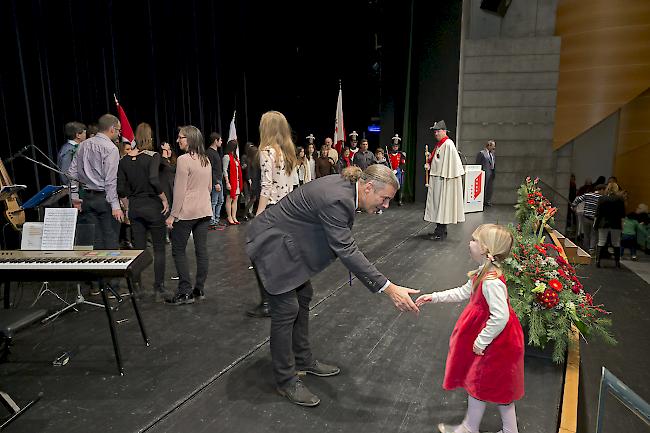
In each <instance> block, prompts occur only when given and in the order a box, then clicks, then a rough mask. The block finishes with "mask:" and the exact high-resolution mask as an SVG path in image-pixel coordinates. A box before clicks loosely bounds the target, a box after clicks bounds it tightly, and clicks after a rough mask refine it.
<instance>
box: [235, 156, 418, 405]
mask: <svg viewBox="0 0 650 433" xmlns="http://www.w3.org/2000/svg"><path fill="white" fill-rule="evenodd" d="M398 188H399V184H398V182H397V178H396V177H395V175H394V174H393V172H392V170H391V169H390V168H388V167H386V166H384V165H371V166H370V167H368V168H367V169H366V170H365V171H361V169H360V168H358V167H350V168H348V169H346V170H345V171H344V173H342V174H341V175H340V176H339V175H333V176H325V177H322V178H319V179H316V180H314V181H312V182H309V183H306V184H305V185H303V186H301V187H300V188H299V189H297V190H294V191H293V192H291V193H289V194H288V195H287V196H285V197H284V198H283V199H282V200H280V202H278V204H276V205H275V206H273V207H270V208H267V209H266V210H265V211H264V212H263V213H262V214H260V215H258V216H257V217H256V218H255V219H254V220H253V222H252V223H251V224H250V226H249V231H248V236H247V239H246V252H247V253H248V255H249V257H250V258H251V261H252V262H253V264H254V266H255V269H256V270H257V272H258V275H259V278H260V280H261V281H262V284H263V285H264V288H265V290H266V291H267V293H268V294H269V304H270V310H271V340H270V345H271V357H272V359H273V373H274V376H275V381H276V384H277V389H278V392H279V393H280V395H282V396H286V397H287V398H288V399H289V400H290V401H291V402H292V403H295V404H298V405H301V406H316V405H317V404H318V403H320V399H319V398H318V397H317V396H316V395H314V394H312V393H311V392H310V391H309V389H307V387H306V386H305V385H304V384H303V383H302V381H300V379H299V378H298V374H313V375H316V376H321V377H324V376H334V375H336V374H338V373H339V372H340V371H341V370H340V369H339V368H338V367H336V366H333V365H327V364H324V363H322V362H320V361H317V360H315V359H314V357H313V355H312V352H311V348H310V345H309V333H308V329H309V303H310V301H311V298H312V294H313V289H312V286H311V282H310V281H309V279H310V278H311V277H313V276H314V275H316V274H317V273H319V272H321V271H322V270H324V269H325V268H326V267H327V266H329V265H330V264H331V263H332V262H334V260H336V258H337V257H338V258H340V259H341V262H343V264H344V265H345V266H346V267H347V268H348V269H349V270H350V272H352V273H353V274H354V275H356V277H357V278H358V279H359V281H361V282H362V283H363V284H364V285H365V286H366V287H367V288H368V289H370V291H371V292H374V293H378V292H383V293H385V294H386V295H388V296H389V297H390V298H391V300H392V301H393V303H394V304H395V307H396V308H397V309H399V310H400V311H412V312H417V311H418V307H417V306H416V305H415V304H414V302H413V300H412V299H411V297H410V296H409V295H410V294H415V293H418V292H419V291H418V290H413V289H408V288H406V287H400V286H397V285H395V284H393V283H391V282H390V281H389V280H388V279H387V278H386V277H385V276H383V275H382V274H381V273H380V272H379V271H378V270H377V269H376V268H375V266H374V265H373V264H372V263H370V262H369V261H368V259H366V257H365V256H364V255H363V253H362V252H361V251H360V250H359V248H358V247H357V244H356V242H355V240H354V238H353V237H352V225H353V224H354V216H355V213H356V212H355V211H356V210H357V209H362V210H365V211H366V212H368V213H370V214H375V213H377V211H379V210H382V209H387V208H388V203H389V201H390V200H391V199H392V198H393V197H394V196H395V193H396V192H397V189H398Z"/></svg>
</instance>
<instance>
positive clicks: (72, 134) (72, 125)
mask: <svg viewBox="0 0 650 433" xmlns="http://www.w3.org/2000/svg"><path fill="white" fill-rule="evenodd" d="M85 130H86V125H84V124H83V123H81V122H68V123H66V124H65V138H67V139H68V140H74V139H75V138H77V134H79V133H81V132H84V131H85Z"/></svg>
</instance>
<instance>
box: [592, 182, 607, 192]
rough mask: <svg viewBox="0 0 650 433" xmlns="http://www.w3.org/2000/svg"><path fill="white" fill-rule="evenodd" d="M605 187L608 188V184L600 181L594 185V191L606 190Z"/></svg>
mask: <svg viewBox="0 0 650 433" xmlns="http://www.w3.org/2000/svg"><path fill="white" fill-rule="evenodd" d="M605 188H607V185H605V184H604V183H599V184H598V185H596V186H595V187H594V191H604V190H605Z"/></svg>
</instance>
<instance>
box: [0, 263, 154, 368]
mask: <svg viewBox="0 0 650 433" xmlns="http://www.w3.org/2000/svg"><path fill="white" fill-rule="evenodd" d="M106 252H108V253H111V254H109V255H106ZM113 253H117V254H113ZM87 254H88V253H87V252H78V251H36V252H31V251H30V252H25V251H2V250H0V282H2V283H4V293H3V296H4V306H5V308H10V307H11V283H10V282H11V281H18V282H23V281H41V282H42V281H98V280H99V281H100V285H99V287H100V292H101V295H102V301H103V303H104V305H101V304H95V303H94V302H93V303H91V305H92V304H94V305H95V306H103V307H104V311H106V317H107V318H108V326H109V330H110V332H111V340H112V341H113V350H114V351H115V360H116V361H117V369H118V372H119V374H120V376H123V375H124V367H123V366H122V354H121V351H120V346H119V343H118V341H117V331H116V326H115V320H114V319H113V311H112V310H113V308H111V305H110V303H109V299H108V295H107V293H106V291H107V290H108V291H110V292H111V293H115V291H114V290H113V289H112V288H110V286H108V285H105V284H104V283H103V281H105V280H110V279H113V278H120V279H121V278H126V283H127V286H128V289H129V294H130V297H131V304H132V305H133V310H134V312H135V316H136V318H137V320H138V325H139V326H140V333H141V334H142V339H143V340H144V343H145V346H147V347H149V337H148V336H147V332H146V330H145V329H144V323H143V322H142V316H141V314H140V310H139V308H138V304H137V301H136V297H135V294H134V292H133V279H134V278H137V277H138V276H139V275H140V273H141V272H142V271H143V270H144V269H145V268H146V267H147V266H149V265H150V264H151V263H152V262H153V260H152V257H151V254H149V253H148V252H147V251H139V250H130V251H111V250H108V251H104V250H96V251H94V252H92V255H93V256H97V259H91V260H88V259H87V258H86V255H87ZM112 256H114V257H117V258H116V259H111V257H112ZM77 257H79V258H83V259H84V260H83V261H82V262H81V265H69V264H68V263H71V262H75V258H77ZM105 257H108V258H105ZM50 258H52V260H49V259H50ZM33 259H36V262H35V261H34V260H33ZM43 259H46V260H43ZM24 262H25V263H24ZM26 262H28V263H26ZM50 262H53V263H61V265H60V266H54V267H48V266H47V265H41V263H50ZM125 263H128V264H126V265H123V266H125V267H124V268H117V269H116V268H115V267H111V266H113V264H118V265H119V264H125ZM104 264H109V265H110V266H108V267H106V266H104ZM102 266H104V267H102ZM116 297H117V298H118V302H123V301H124V299H123V298H122V297H120V296H119V295H117V294H116ZM78 301H79V302H75V303H73V304H71V305H74V306H77V305H79V304H81V303H84V304H88V303H90V302H89V301H86V300H85V299H84V300H83V301H81V300H80V299H78ZM65 308H68V307H65ZM70 308H72V307H71V306H70ZM60 313H61V312H59V313H57V315H58V314H60Z"/></svg>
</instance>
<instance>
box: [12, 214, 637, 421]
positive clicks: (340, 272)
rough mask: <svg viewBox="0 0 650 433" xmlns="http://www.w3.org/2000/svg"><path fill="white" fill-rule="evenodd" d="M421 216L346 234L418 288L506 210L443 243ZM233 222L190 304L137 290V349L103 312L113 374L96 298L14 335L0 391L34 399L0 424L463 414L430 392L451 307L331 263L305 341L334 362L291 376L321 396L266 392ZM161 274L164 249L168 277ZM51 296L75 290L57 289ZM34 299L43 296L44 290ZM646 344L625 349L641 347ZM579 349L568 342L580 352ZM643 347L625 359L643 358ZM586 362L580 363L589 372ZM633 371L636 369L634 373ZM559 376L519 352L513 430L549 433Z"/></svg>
mask: <svg viewBox="0 0 650 433" xmlns="http://www.w3.org/2000/svg"><path fill="white" fill-rule="evenodd" d="M422 214H423V209H422V206H421V205H409V206H404V207H402V208H391V209H389V210H388V211H387V212H385V213H384V214H383V215H381V216H369V215H358V218H357V221H356V223H355V237H356V239H357V241H358V243H359V245H360V247H361V249H362V250H363V251H364V252H365V253H366V254H367V256H368V257H369V259H370V260H371V261H373V262H375V263H376V264H377V266H378V268H379V269H380V270H381V271H383V272H384V273H385V274H386V275H387V276H388V277H389V278H390V279H391V280H392V281H393V282H395V283H397V284H401V285H405V286H411V287H414V288H421V289H423V290H431V289H432V288H438V289H440V288H449V287H454V286H456V285H459V284H461V283H463V282H464V281H465V278H466V272H467V271H468V270H470V269H471V268H472V266H473V265H472V263H471V262H470V259H469V256H468V253H467V242H468V241H469V238H470V234H471V232H472V231H473V230H474V228H475V227H476V226H477V225H478V224H480V223H483V222H501V223H506V222H508V221H510V219H511V218H512V215H513V212H512V208H511V207H509V206H508V207H506V206H504V207H495V208H490V209H488V210H487V211H486V212H484V213H478V214H470V215H467V222H466V223H464V224H461V225H459V226H450V229H449V238H448V239H447V240H446V241H445V242H442V243H437V242H432V241H430V240H427V239H426V238H425V235H426V233H428V232H430V231H432V228H433V227H432V226H431V225H429V224H428V223H426V222H424V221H422ZM245 230H246V225H245V224H244V225H242V226H239V227H229V228H227V229H225V230H223V231H215V232H210V233H209V241H208V245H209V248H210V251H211V252H212V256H211V265H210V275H209V277H208V282H209V284H208V285H207V287H206V295H207V299H206V300H205V301H203V302H199V303H196V304H194V305H191V306H181V307H169V306H166V305H162V304H155V303H153V302H152V301H151V300H147V299H145V300H144V301H143V302H141V304H140V305H141V310H142V314H143V318H144V321H145V325H146V327H147V330H148V332H149V335H150V338H151V341H152V345H151V347H148V348H147V347H145V346H144V345H143V343H142V338H141V336H140V334H139V330H138V327H137V323H136V321H135V317H134V315H133V311H132V309H131V308H130V306H129V305H125V306H124V307H121V308H120V310H119V311H118V312H117V316H118V317H117V318H118V319H121V318H126V319H128V321H126V322H124V323H122V324H120V325H119V328H118V335H119V337H120V343H121V347H122V355H123V358H124V366H125V369H126V375H125V376H124V377H120V376H119V375H117V374H116V367H115V361H114V357H113V351H112V346H111V340H110V335H109V332H108V326H107V323H106V315H105V313H104V312H103V311H101V310H99V309H94V308H92V307H87V306H82V307H81V308H80V310H81V311H80V312H78V313H71V314H67V315H65V316H63V317H60V318H59V319H57V320H55V321H54V322H52V323H50V324H47V325H44V326H35V327H33V328H31V329H29V330H26V331H24V332H22V333H20V334H19V335H18V336H17V338H16V345H15V347H14V351H13V354H12V355H11V356H10V361H9V362H7V363H4V364H0V377H2V379H1V383H0V389H2V390H4V391H6V392H9V393H10V394H11V395H13V396H14V398H16V399H17V400H18V401H19V402H24V401H27V400H29V399H30V398H32V397H34V396H36V395H37V394H38V393H39V392H43V395H44V396H43V398H42V400H41V401H40V402H39V403H37V404H36V405H35V406H34V407H33V408H32V409H30V410H29V411H28V412H27V413H26V414H25V415H24V416H23V417H21V418H20V419H18V420H17V421H16V422H15V423H14V424H12V425H11V426H10V427H9V428H8V429H7V431H8V432H68V433H75V432H89V431H97V432H141V431H148V432H287V431H301V432H325V431H327V432H354V433H362V432H376V431H390V432H406V431H408V432H430V431H432V430H433V429H434V426H435V425H436V423H438V422H440V421H447V422H459V421H460V420H461V419H462V417H463V414H464V411H465V395H464V393H463V392H462V391H455V392H447V391H444V390H442V388H441V383H442V378H443V374H444V365H445V358H446V354H447V345H448V339H449V335H450V333H451V330H452V328H453V325H454V323H455V321H456V319H457V317H458V315H459V313H460V311H461V310H462V308H463V306H462V305H433V306H431V305H430V306H426V307H425V308H424V310H423V311H422V313H421V314H420V316H419V317H414V316H411V315H407V314H406V313H404V314H400V313H399V312H397V311H396V310H395V309H394V307H393V306H392V304H391V303H390V302H389V300H388V299H387V298H386V297H385V296H384V295H373V294H371V293H370V292H369V291H368V290H367V289H365V288H364V287H363V286H362V285H361V284H359V283H358V282H357V281H356V280H354V281H353V283H352V286H350V285H349V281H348V273H347V271H346V270H345V269H344V268H343V266H342V265H341V264H340V263H339V262H336V263H335V264H334V265H332V266H331V267H330V268H328V269H327V270H326V271H325V272H323V273H321V274H320V275H319V276H317V277H316V278H315V279H314V280H313V284H314V288H315V299H314V302H313V310H312V314H313V317H312V321H311V334H312V338H311V341H312V345H313V350H314V353H315V354H316V356H317V357H318V358H319V359H322V360H323V361H328V362H334V363H337V364H338V365H339V366H340V367H341V368H342V373H341V374H340V375H339V376H336V377H333V378H313V377H308V378H306V382H307V384H308V385H309V387H310V388H311V389H312V390H313V391H315V392H316V393H318V394H319V395H320V397H321V399H322V402H321V404H320V406H318V407H316V408H311V409H308V408H301V407H297V406H294V405H292V404H290V403H289V402H288V401H287V400H285V399H283V398H281V397H279V396H278V395H276V394H275V391H274V387H273V381H272V377H271V365H270V355H269V349H268V327H269V321H268V319H250V318H248V317H246V316H245V315H244V311H245V309H246V308H248V307H251V306H252V305H254V304H255V302H256V301H257V288H256V283H255V278H254V275H253V273H252V271H250V270H248V266H249V263H248V261H247V258H246V255H245V253H244V250H243V248H242V243H243V239H244V233H245ZM151 271H152V270H151V269H148V270H147V272H146V276H145V283H146V282H147V281H151V275H150V274H151ZM173 272H174V267H173V263H172V261H171V257H169V258H168V272H167V273H168V276H171V275H172V274H173ZM623 272H624V273H625V272H626V271H623ZM589 275H590V276H592V278H594V281H595V280H596V279H597V278H600V274H598V275H595V274H591V273H589ZM603 275H605V273H603ZM626 275H627V274H626ZM630 278H631V277H630ZM601 284H603V283H601ZM635 284H637V286H636V287H637V289H635V290H640V288H641V286H640V284H639V283H638V282H636V283H635ZM644 284H645V283H644ZM603 285H604V286H605V284H603ZM171 286H173V282H171V281H170V287H171ZM35 289H37V287H36V288H33V287H32V286H27V287H26V288H24V289H23V291H22V294H21V293H20V292H19V291H16V292H17V296H18V297H19V298H21V301H20V303H21V306H28V305H29V304H30V303H31V300H32V299H33V296H34V295H33V290H35ZM643 289H647V285H645V286H644V287H643ZM606 290H607V288H606V287H603V292H604V291H606ZM59 293H63V294H65V295H67V296H68V298H72V297H73V295H74V292H73V291H72V289H67V291H66V289H65V288H64V287H61V288H60V289H59ZM635 294H636V295H639V293H635ZM646 300H647V295H646ZM45 301H46V303H44V304H42V305H48V304H47V303H48V302H50V299H47V300H45ZM41 302H43V301H41ZM646 305H647V304H646ZM619 319H620V318H619ZM615 320H616V318H615ZM645 323H646V328H645V329H647V319H646V322H645ZM621 326H622V325H621ZM629 326H630V327H631V328H634V327H635V324H630V325H629ZM617 330H621V331H622V332H628V329H627V328H625V327H621V328H617ZM645 338H646V340H647V336H645ZM622 340H623V339H622ZM647 347H648V346H647V345H646V346H645V348H644V349H640V348H637V351H641V352H644V353H645V354H646V358H645V359H647V352H648V349H647ZM64 351H68V352H71V358H70V362H69V363H68V364H67V365H65V366H63V367H54V366H52V361H53V360H54V358H56V356H57V355H58V354H59V353H61V352H64ZM599 352H600V353H606V352H607V353H614V354H615V353H616V350H612V349H605V350H599ZM589 353H590V352H589V350H587V351H586V354H583V364H585V365H586V362H587V361H586V360H585V357H586V356H589ZM594 356H595V355H594ZM643 359H644V358H642V357H640V358H639V359H638V361H639V363H641V364H643V365H647V362H644V361H643ZM612 360H613V361H612V362H623V361H624V360H622V359H618V358H612ZM624 365H628V364H624ZM583 370H586V368H583ZM591 370H592V366H591V364H590V365H589V373H588V374H589V377H591V376H592V375H593V372H592V371H591ZM613 370H614V371H617V370H616V369H613ZM642 370H644V369H641V368H638V369H637V370H636V373H639V374H640V375H641V378H640V380H644V379H647V372H646V371H642ZM623 379H624V378H623ZM638 379H639V378H638V377H637V376H635V380H638ZM562 381H563V367H562V366H556V365H554V364H552V363H551V362H550V361H549V360H546V359H540V358H536V357H529V356H527V357H526V396H525V397H524V398H523V400H521V401H520V402H519V403H518V406H517V409H518V418H519V428H520V431H522V432H540V433H541V432H543V433H548V432H554V431H557V422H558V420H557V412H558V407H559V405H560V399H561V392H562ZM646 386H647V380H646ZM596 387H597V385H596ZM589 410H592V409H589ZM482 429H483V430H488V431H496V430H499V429H500V420H499V417H498V412H497V411H496V409H495V408H490V409H489V410H488V412H487V413H486V417H485V418H484V421H483V425H482Z"/></svg>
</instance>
